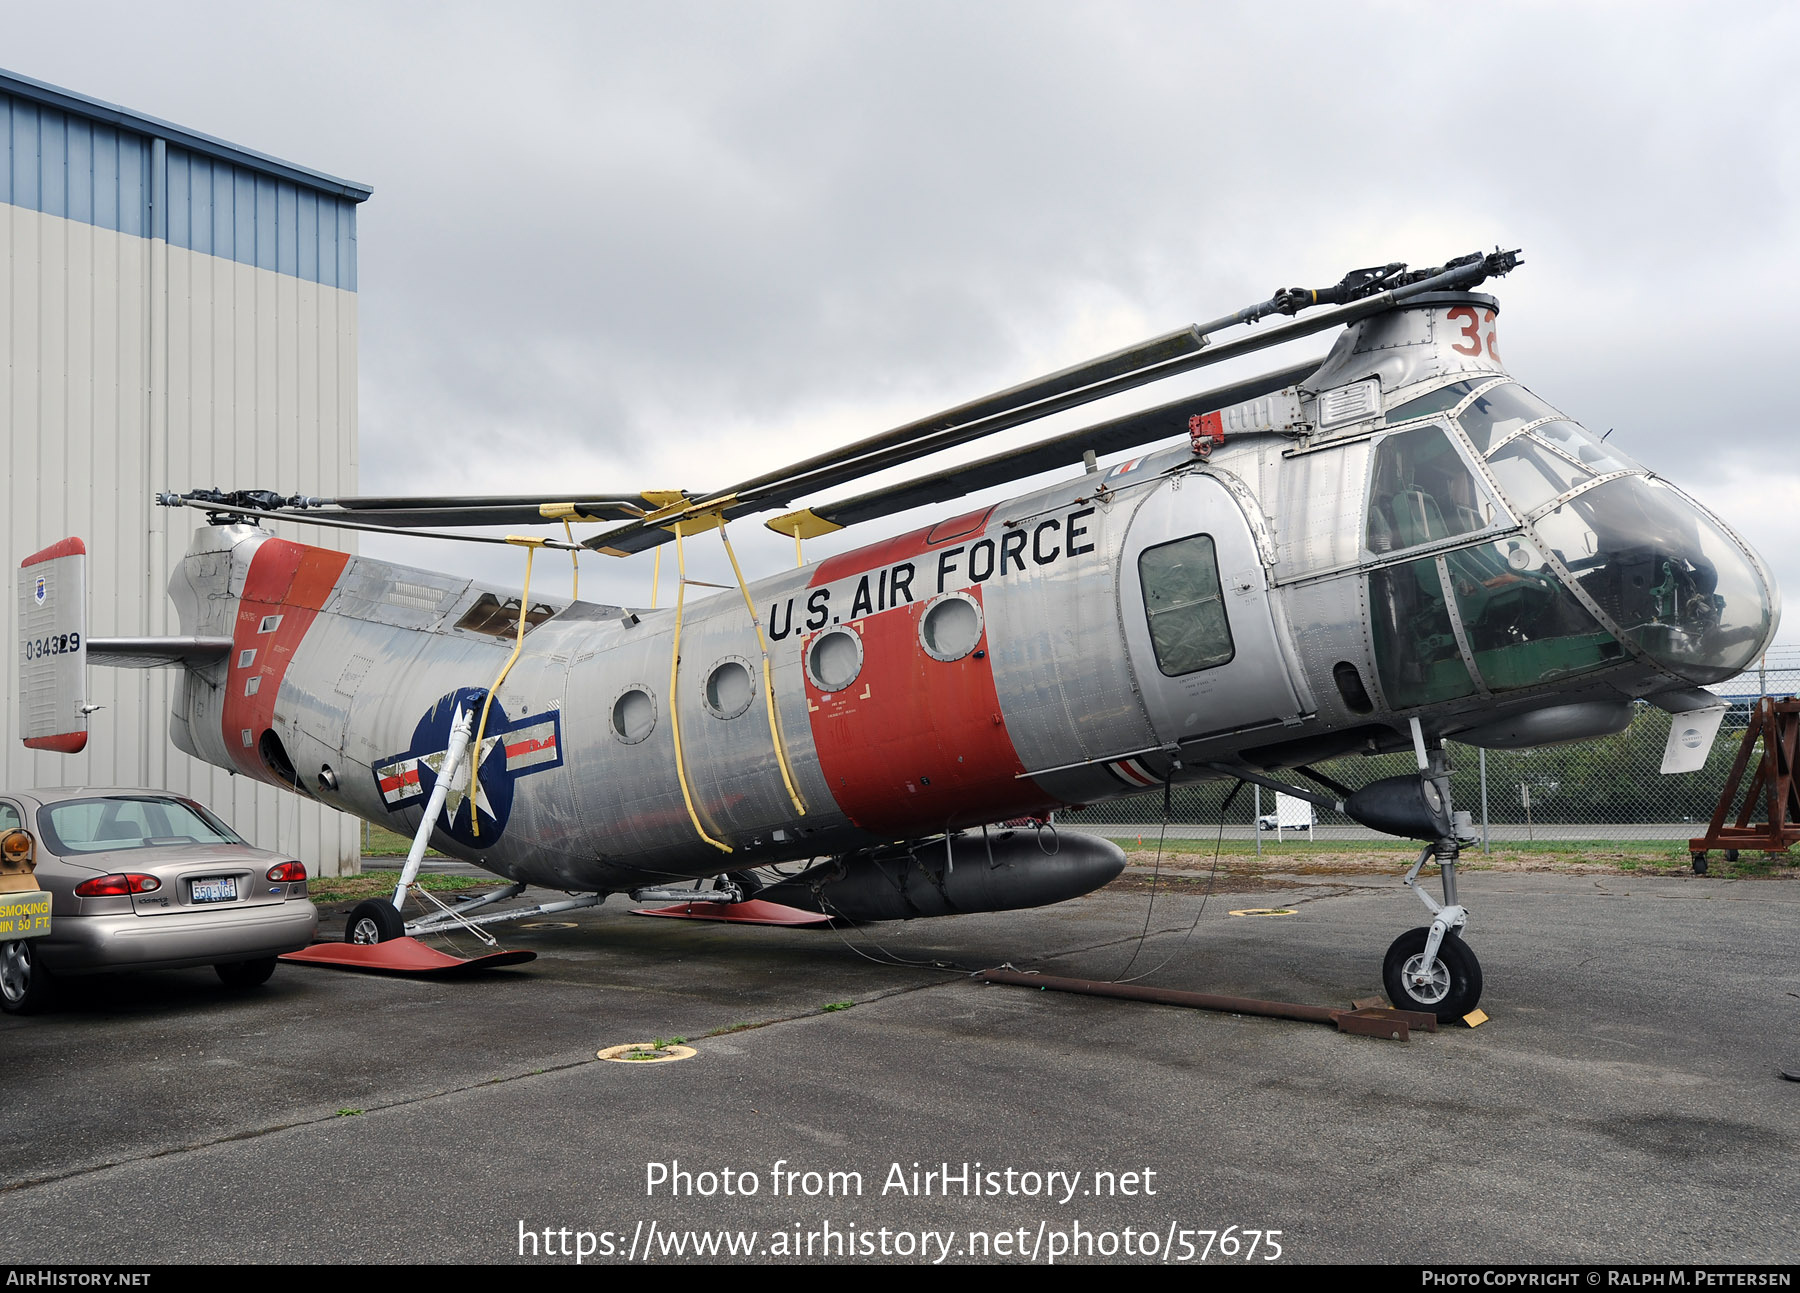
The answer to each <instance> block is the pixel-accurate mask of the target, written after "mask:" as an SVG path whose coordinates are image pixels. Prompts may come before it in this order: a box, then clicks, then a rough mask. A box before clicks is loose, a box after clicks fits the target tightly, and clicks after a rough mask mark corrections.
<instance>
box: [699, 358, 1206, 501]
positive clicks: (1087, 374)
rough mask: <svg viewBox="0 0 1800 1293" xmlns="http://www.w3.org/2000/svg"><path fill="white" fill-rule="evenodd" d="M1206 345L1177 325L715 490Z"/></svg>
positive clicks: (980, 417)
mask: <svg viewBox="0 0 1800 1293" xmlns="http://www.w3.org/2000/svg"><path fill="white" fill-rule="evenodd" d="M1205 345H1206V337H1205V336H1204V335H1203V334H1202V333H1201V331H1200V329H1199V328H1197V327H1187V328H1179V329H1177V330H1176V331H1174V332H1169V333H1165V334H1164V335H1162V336H1160V337H1152V338H1150V340H1148V341H1140V342H1139V343H1137V344H1136V345H1134V346H1126V347H1125V348H1124V349H1123V350H1115V351H1113V352H1112V353H1111V354H1107V355H1101V356H1100V357H1099V358H1098V359H1089V360H1086V361H1085V362H1083V363H1079V364H1075V365H1073V366H1071V367H1069V368H1064V369H1060V370H1058V371H1057V372H1054V373H1049V374H1047V375H1046V376H1043V377H1037V378H1033V379H1032V380H1031V381H1028V382H1021V383H1019V384H1018V385H1017V386H1009V387H1007V388H1006V389H1005V390H1003V391H996V392H995V393H994V394H992V395H984V396H982V397H981V398H980V399H974V400H969V401H968V402H967V403H964V404H958V405H957V406H956V407H955V408H950V409H945V410H944V411H942V412H941V413H933V414H932V415H931V416H930V417H923V418H919V419H918V420H917V421H913V422H908V423H905V424H904V425H902V426H897V427H894V428H893V429H892V430H888V431H883V432H881V433H880V434H878V435H872V436H869V437H867V438H865V439H862V440H857V441H855V442H853V443H851V444H847V445H841V446H839V447H838V448H836V449H831V450H828V451H827V452H825V453H822V454H817V455H815V456H813V457H811V458H807V459H805V460H803V461H801V462H797V463H790V464H788V465H787V466H785V467H782V468H780V469H778V470H776V471H772V472H766V473H764V474H763V475H760V476H752V477H751V478H750V479H748V480H745V481H740V482H739V483H738V484H737V485H735V486H733V487H732V488H730V489H725V490H720V491H719V493H721V494H737V495H739V496H742V495H745V494H748V493H751V492H753V491H755V490H759V489H762V488H764V487H765V486H768V485H773V484H775V483H776V482H778V481H782V480H786V479H788V478H789V477H792V476H797V475H802V474H805V473H807V472H812V471H817V470H820V469H822V468H829V467H832V466H836V465H840V464H842V463H844V462H847V461H851V460H854V459H857V458H861V457H863V456H864V455H867V454H871V453H875V452H877V451H878V450H882V449H890V448H893V447H895V446H897V445H902V444H906V443H908V442H909V441H912V440H916V439H918V438H919V437H921V436H925V435H929V434H931V433H933V432H937V431H946V430H949V429H950V428H952V427H957V426H965V425H968V424H970V423H977V422H985V421H989V420H992V419H995V418H1001V417H1004V416H1005V415H1007V414H1008V413H1014V412H1020V411H1023V410H1026V409H1030V408H1035V407H1036V406H1037V405H1039V404H1041V403H1042V402H1043V401H1044V400H1046V399H1051V398H1054V397H1056V396H1059V395H1065V394H1068V393H1070V392H1073V391H1079V390H1083V389H1085V388H1087V387H1090V386H1092V385H1093V384H1094V383H1096V382H1101V381H1106V380H1109V379H1117V378H1121V377H1129V376H1131V375H1133V374H1136V373H1139V372H1142V371H1143V370H1144V369H1146V368H1154V367H1158V366H1160V365H1162V364H1166V363H1171V362H1176V361H1179V360H1181V359H1183V358H1188V357H1192V356H1193V355H1196V354H1198V353H1199V352H1200V349H1201V347H1203V346H1205ZM1041 416H1043V415H1042V414H1041V413H1029V414H1026V415H1025V416H1024V417H1022V418H1021V419H1020V421H1030V420H1031V419H1032V418H1034V417H1041ZM1007 425H1009V426H1017V425H1018V423H1017V422H1009V423H1007ZM995 429H996V430H998V429H999V428H998V427H996V428H995Z"/></svg>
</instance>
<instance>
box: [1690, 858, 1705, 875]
mask: <svg viewBox="0 0 1800 1293" xmlns="http://www.w3.org/2000/svg"><path fill="white" fill-rule="evenodd" d="M1688 861H1690V862H1692V863H1693V864H1694V874H1695V875H1705V874H1706V854H1704V853H1690V854H1688Z"/></svg>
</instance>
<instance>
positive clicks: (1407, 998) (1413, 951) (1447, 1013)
mask: <svg viewBox="0 0 1800 1293" xmlns="http://www.w3.org/2000/svg"><path fill="white" fill-rule="evenodd" d="M1430 933H1431V931H1430V930H1428V929H1426V928H1424V927H1423V926H1421V927H1420V928H1418V929H1409V930H1407V931H1406V932H1405V933H1404V934H1402V935H1400V937H1399V938H1396V939H1395V940H1394V942H1393V946H1391V947H1389V948H1388V950H1387V959H1386V960H1384V961H1383V962H1382V964H1381V982H1382V985H1383V986H1384V987H1386V988H1387V994H1388V1000H1389V1001H1391V1002H1393V1003H1394V1006H1395V1007H1396V1008H1397V1009H1400V1010H1422V1011H1424V1012H1425V1013H1426V1014H1428V1015H1436V1016H1437V1017H1438V1022H1439V1023H1440V1024H1448V1023H1452V1022H1454V1021H1456V1020H1458V1019H1461V1018H1462V1017H1463V1016H1464V1015H1466V1014H1468V1013H1469V1012H1470V1011H1471V1010H1473V1009H1475V1003H1476V1002H1478V1001H1480V1000H1481V963H1480V962H1479V961H1477V960H1476V959H1475V953H1473V952H1471V951H1470V950H1469V948H1468V945H1467V944H1465V943H1464V942H1463V941H1462V939H1460V938H1458V937H1457V936H1456V935H1455V934H1454V933H1450V934H1446V935H1444V941H1443V942H1442V943H1440V944H1439V945H1438V954H1437V958H1436V959H1435V960H1434V961H1432V963H1431V966H1430V968H1429V970H1426V968H1425V967H1424V966H1423V965H1422V962H1423V961H1424V959H1425V942H1426V939H1427V938H1428V937H1429V936H1430Z"/></svg>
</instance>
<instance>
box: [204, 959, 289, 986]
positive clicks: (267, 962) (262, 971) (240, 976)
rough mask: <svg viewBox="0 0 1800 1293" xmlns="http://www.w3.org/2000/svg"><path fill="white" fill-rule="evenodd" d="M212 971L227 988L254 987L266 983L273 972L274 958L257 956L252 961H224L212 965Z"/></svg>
mask: <svg viewBox="0 0 1800 1293" xmlns="http://www.w3.org/2000/svg"><path fill="white" fill-rule="evenodd" d="M213 973H214V974H216V975H218V976H219V979H220V981H221V982H223V983H224V984H225V986H226V987H228V988H254V987H255V986H256V985H257V984H259V983H267V982H268V981H269V976H270V975H271V974H273V973H275V958H274V957H272V956H259V957H257V958H256V959H255V960H252V961H225V962H222V963H221V964H218V965H215V966H213Z"/></svg>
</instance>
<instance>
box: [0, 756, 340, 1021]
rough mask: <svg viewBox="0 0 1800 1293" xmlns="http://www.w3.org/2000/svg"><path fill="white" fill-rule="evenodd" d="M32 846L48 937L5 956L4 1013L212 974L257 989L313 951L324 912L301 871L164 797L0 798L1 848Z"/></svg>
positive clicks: (46, 794)
mask: <svg viewBox="0 0 1800 1293" xmlns="http://www.w3.org/2000/svg"><path fill="white" fill-rule="evenodd" d="M18 827H23V828H24V829H25V830H27V831H29V832H30V833H31V834H32V836H33V837H34V839H35V840H36V842H37V876H36V881H37V885H38V887H39V888H40V889H43V890H46V891H48V892H49V893H50V895H51V908H50V932H49V933H48V934H46V935H43V936H41V937H38V938H33V939H28V940H19V941H15V942H8V943H3V944H0V1009H3V1010H6V1011H8V1012H9V1013H14V1014H30V1013H33V1012H35V1011H38V1010H42V1009H43V1008H44V1007H45V1006H47V1005H48V1004H49V1003H50V1002H51V1000H52V998H53V995H54V989H55V984H56V980H58V979H60V978H64V977H68V976H73V975H82V974H105V973H111V972H115V971H120V970H167V969H179V968H182V967H186V966H197V965H210V966H212V967H214V969H215V970H216V971H217V972H218V975H219V977H220V978H221V979H223V980H224V981H225V983H226V984H227V985H229V986H232V987H253V986H255V985H256V984H259V983H263V982H266V981H267V980H268V978H269V976H270V975H271V974H273V973H274V971H275V958H276V957H277V956H279V955H280V954H281V953H283V952H291V951H294V950H296V949H298V948H302V947H305V946H306V945H307V944H309V943H311V942H312V941H313V937H314V935H315V934H316V933H317V931H318V926H319V913H318V910H317V908H315V907H314V906H313V905H312V902H311V901H310V900H309V899H308V898H307V896H306V868H305V867H304V866H303V865H302V864H301V863H299V862H297V861H295V860H294V859H292V858H289V857H285V856H283V855H282V854H280V853H270V852H268V851H267V850H266V849H258V848H252V847H251V846H250V845H248V844H246V843H245V842H244V841H243V840H242V839H240V838H239V837H238V835H237V833H236V832H235V831H233V830H232V829H231V827H229V826H227V825H226V824H225V823H224V822H223V821H221V820H220V819H219V818H218V817H217V816H215V815H214V814H213V813H211V812H209V811H208V810H207V809H206V808H204V807H202V806H201V805H200V804H197V803H195V802H194V801H193V800H191V799H185V798H183V797H182V796H180V795H175V794H171V793H169V792H167V791H160V790H89V789H75V790H29V791H22V792H18V793H6V794H0V835H3V834H4V833H5V832H6V831H8V830H12V829H15V828H18Z"/></svg>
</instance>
